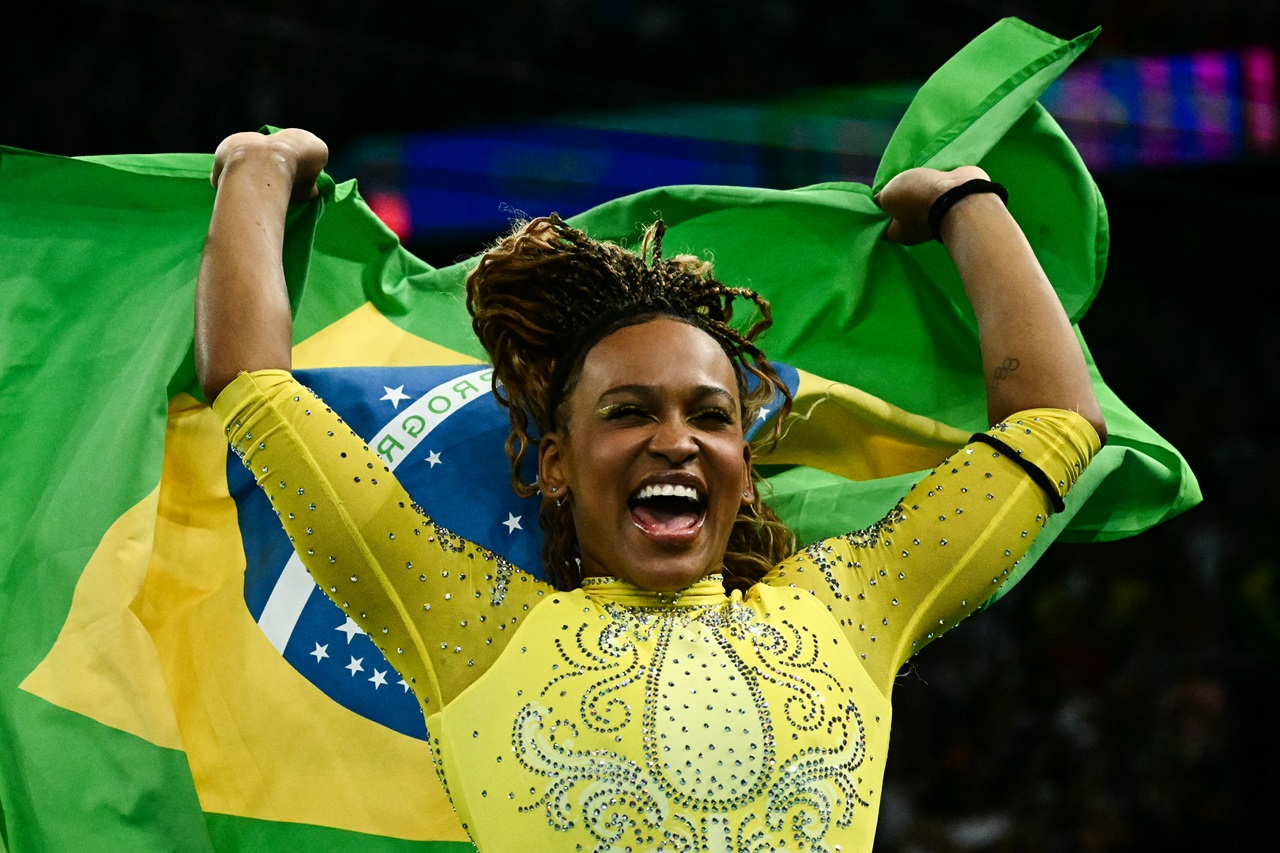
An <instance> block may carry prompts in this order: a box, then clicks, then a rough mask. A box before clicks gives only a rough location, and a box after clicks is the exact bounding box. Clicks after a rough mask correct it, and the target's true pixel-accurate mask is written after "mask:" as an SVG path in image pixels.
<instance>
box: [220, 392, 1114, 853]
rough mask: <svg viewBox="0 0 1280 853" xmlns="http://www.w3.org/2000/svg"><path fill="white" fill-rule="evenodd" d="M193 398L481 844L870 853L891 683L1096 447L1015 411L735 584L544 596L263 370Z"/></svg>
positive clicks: (1002, 565)
mask: <svg viewBox="0 0 1280 853" xmlns="http://www.w3.org/2000/svg"><path fill="white" fill-rule="evenodd" d="M215 408H216V410H217V412H218V413H219V415H220V416H221V417H222V419H223V421H224V424H225V426H226V429H227V435H228V438H229V440H230V442H231V445H232V447H233V448H234V449H235V450H236V452H237V453H239V454H240V455H241V457H242V458H243V459H244V461H245V464H246V465H248V466H249V468H250V470H252V471H253V473H254V476H255V478H256V479H257V481H258V483H259V485H260V486H261V488H263V489H264V490H265V491H266V493H267V494H268V495H269V496H270V498H271V501H272V503H273V505H274V507H275V510H276V512H277V513H278V514H279V515H280V518H281V520H282V522H283V523H284V526H285V529H286V531H287V532H288V534H289V536H290V538H291V540H292V542H293V545H294V548H295V549H296V550H297V552H298V554H299V555H300V556H301V558H302V560H303V562H304V563H305V565H306V566H307V568H308V570H309V571H310V572H311V574H312V576H313V577H314V579H315V580H316V582H317V583H318V584H319V585H320V586H321V588H322V589H323V590H324V591H325V592H326V593H327V594H328V595H329V596H330V597H331V598H332V599H333V600H334V601H336V602H337V603H338V604H339V605H340V606H341V607H342V608H343V609H344V610H345V611H346V612H347V613H348V614H349V615H350V616H351V617H352V619H354V620H355V621H356V622H357V623H358V624H359V625H360V627H361V628H363V629H364V630H365V631H366V632H367V633H368V634H369V636H370V637H371V638H372V639H373V640H374V642H375V643H376V644H377V645H378V647H379V648H380V649H381V650H382V652H383V654H385V655H386V657H387V659H388V660H389V661H390V662H391V664H392V665H393V666H395V667H396V669H397V670H398V671H399V672H400V674H401V676H402V677H403V678H404V679H405V680H406V681H408V682H409V683H410V685H412V687H413V689H414V692H415V694H416V695H417V697H418V699H419V702H420V703H421V705H422V709H423V713H424V715H425V716H426V721H427V731H428V734H429V743H430V744H431V749H432V753H433V755H434V757H435V761H436V767H437V770H438V771H439V773H440V777H441V779H442V781H443V783H444V785H445V788H446V790H447V792H448V794H449V797H450V800H451V801H452V803H453V805H454V808H455V809H456V810H457V813H458V816H459V818H460V819H461V821H462V824H463V826H464V827H465V828H466V829H467V831H468V833H470V835H471V838H472V840H473V841H474V842H475V844H476V846H477V847H478V848H479V849H480V850H481V851H505V850H517V849H518V850H609V851H622V850H632V851H643V850H669V851H676V850H735V851H771V850H830V851H834V850H844V851H865V850H870V849H871V843H872V839H873V837H874V833H875V824H876V815H877V812H878V807H879V800H880V794H881V783H882V780H883V777H884V765H885V758H886V756H887V754H888V745H889V724H890V695H891V692H892V686H893V680H894V677H895V675H896V674H897V672H898V670H899V668H900V667H901V666H902V664H903V663H904V662H905V661H906V660H907V659H908V658H910V657H911V656H912V655H913V654H914V653H915V652H916V651H917V650H918V649H919V648H921V647H922V646H923V645H925V644H926V643H927V642H929V641H930V640H931V639H933V638H934V637H936V636H938V635H940V634H941V633H942V632H943V631H945V630H947V629H948V628H950V627H951V626H953V625H955V624H956V623H957V622H958V621H959V620H960V619H962V618H964V617H965V616H966V615H967V614H969V613H970V612H972V611H973V609H974V608H976V607H977V606H978V605H980V604H981V603H982V602H983V601H985V600H986V599H987V598H988V597H989V596H990V595H991V594H992V593H993V592H994V591H995V589H996V587H997V586H998V585H999V584H1000V583H1001V582H1002V580H1003V579H1004V577H1005V576H1006V575H1007V574H1008V572H1009V571H1010V569H1011V568H1012V567H1013V566H1014V564H1015V563H1016V562H1017V561H1018V560H1019V559H1020V558H1021V557H1022V555H1023V554H1024V553H1025V552H1026V550H1027V548H1028V546H1029V545H1030V543H1031V540H1032V539H1033V537H1034V536H1035V534H1036V533H1037V532H1038V531H1039V530H1040V529H1041V528H1042V527H1043V525H1044V523H1045V520H1046V519H1047V518H1048V516H1049V514H1050V513H1051V512H1052V510H1053V507H1054V505H1055V503H1057V502H1059V501H1060V500H1061V497H1062V496H1065V495H1066V493H1067V492H1068V491H1069V489H1070V488H1071V485H1072V484H1073V483H1074V482H1075V480H1076V478H1077V477H1078V476H1079V473H1080V472H1081V471H1082V470H1083V468H1084V466H1085V465H1086V464H1088V462H1089V460H1090V459H1091V458H1092V456H1093V454H1094V453H1096V452H1097V450H1098V447H1099V443H1098V438H1097V435H1096V433H1094V431H1093V429H1092V428H1091V427H1090V426H1089V425H1088V423H1087V422H1085V421H1084V420H1083V419H1082V418H1080V417H1079V416H1078V415H1075V414H1073V413H1071V412H1065V411H1061V410H1056V409H1036V410H1031V411H1027V412H1021V413H1018V414H1017V415H1015V416H1014V417H1012V418H1010V419H1009V420H1008V421H1007V422H1006V423H1003V424H1000V425H998V426H997V427H995V428H993V429H992V430H991V431H990V432H989V433H987V434H985V435H983V436H979V437H977V438H976V439H975V441H973V442H971V443H970V444H968V445H966V446H965V447H963V448H960V449H959V450H958V451H957V452H956V453H955V454H954V455H953V456H952V457H951V458H950V459H948V460H947V461H946V462H944V463H943V464H942V465H940V466H939V467H938V468H937V469H935V470H934V471H933V472H931V473H930V474H929V475H928V476H926V477H925V478H924V479H923V480H921V481H920V483H919V484H917V485H916V486H915V487H914V488H913V489H912V490H911V491H910V492H909V493H908V494H907V495H906V497H904V498H903V500H902V501H901V502H900V503H899V504H898V505H897V506H896V507H895V508H894V509H893V510H892V511H891V512H890V513H889V514H888V515H887V516H886V517H885V518H884V519H883V520H882V521H880V522H879V523H877V524H876V525H874V526H872V527H870V528H868V529H866V530H862V531H856V532H853V533H849V534H846V535H844V536H838V537H835V538H832V539H827V540H823V541H821V542H818V543H816V544H814V545H811V546H809V547H808V548H806V549H805V550H803V551H801V552H799V553H798V554H796V555H795V556H793V557H791V558H790V559H788V560H786V561H784V562H783V563H781V564H779V565H778V566H776V567H774V569H773V570H772V571H771V572H770V573H769V574H768V576H767V577H766V578H765V579H764V580H763V581H762V582H761V583H758V584H756V585H755V586H753V587H752V588H751V589H750V590H749V591H748V592H747V593H746V594H745V595H743V594H741V593H739V592H734V593H732V594H731V595H728V596H726V595H725V591H724V587H723V586H722V584H721V583H720V581H719V579H718V578H716V577H712V578H708V579H705V580H703V581H701V582H699V583H697V584H695V585H694V586H692V587H690V588H689V589H687V590H683V591H681V592H678V593H655V592H649V591H646V590H642V589H639V588H637V587H634V586H632V585H630V584H627V583H625V582H623V581H618V580H602V581H593V582H589V583H588V584H586V585H585V586H584V587H583V588H581V589H578V590H574V591H572V592H558V591H556V590H555V589H554V588H552V587H551V586H549V585H548V584H546V583H544V582H542V581H540V580H538V579H536V578H535V577H534V576H532V575H530V574H527V573H525V572H524V571H522V570H521V569H519V568H518V567H516V566H513V565H511V564H510V563H509V562H507V561H505V560H503V559H502V558H500V557H497V556H496V555H494V554H493V553H491V552H489V551H486V550H484V549H482V548H480V547H479V546H477V545H474V544H473V543H471V542H468V541H466V540H465V539H463V538H461V537H459V536H457V535H455V534H453V533H451V532H449V531H447V530H445V529H443V528H441V527H440V526H438V525H436V524H434V523H433V522H432V520H431V518H430V516H429V515H427V514H426V512H425V511H423V510H422V509H421V508H419V507H417V506H416V505H414V504H413V502H412V500H411V499H410V497H409V495H408V494H407V493H406V492H405V491H404V489H403V488H402V487H401V486H400V484H399V483H398V482H397V481H396V479H395V477H394V476H393V475H392V474H391V472H390V471H389V470H388V468H387V467H386V466H385V465H384V464H383V463H382V461H381V460H380V459H379V457H378V456H377V455H376V454H375V453H373V452H372V451H370V450H369V448H368V447H367V446H365V445H364V443H363V442H362V440H361V439H360V437H359V436H357V435H355V433H354V432H352V431H351V430H350V429H349V428H348V427H347V426H346V424H344V423H343V422H342V421H341V419H340V418H339V417H338V416H337V415H336V414H335V413H333V412H332V411H331V410H330V409H329V408H328V407H327V406H325V404H324V403H323V402H322V401H320V400H319V399H317V398H316V397H315V396H314V395H313V394H312V393H311V392H310V391H308V390H307V389H306V388H304V387H303V386H301V385H300V384H298V383H297V382H296V381H294V380H293V379H292V377H291V376H290V375H289V374H288V373H287V372H284V371H261V372H258V373H254V374H242V375H241V376H240V377H239V378H238V379H237V380H236V381H235V382H234V383H232V385H230V386H228V388H227V389H226V390H225V391H224V392H223V393H222V395H221V396H220V397H219V398H218V400H217V403H216V406H215ZM406 783H411V780H406Z"/></svg>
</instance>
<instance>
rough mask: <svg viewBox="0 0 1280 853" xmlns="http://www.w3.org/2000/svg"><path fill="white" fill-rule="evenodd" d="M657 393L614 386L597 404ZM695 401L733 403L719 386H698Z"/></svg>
mask: <svg viewBox="0 0 1280 853" xmlns="http://www.w3.org/2000/svg"><path fill="white" fill-rule="evenodd" d="M656 393H657V389H656V388H654V386H652V385H615V386H613V387H612V388H609V389H607V390H606V391H604V393H602V394H601V395H600V397H599V399H598V401H597V402H601V403H603V402H604V401H606V400H608V399H609V398H611V397H622V396H627V395H634V396H636V397H640V398H642V399H646V400H648V399H652V398H653V397H654V396H655V394H656ZM694 393H695V396H696V399H698V400H700V401H701V400H706V399H707V398H708V397H716V398H721V399H723V400H725V402H728V403H733V402H734V399H733V395H732V394H730V393H729V392H728V390H726V389H724V388H722V387H720V386H719V385H699V386H698V387H697V388H695V389H694Z"/></svg>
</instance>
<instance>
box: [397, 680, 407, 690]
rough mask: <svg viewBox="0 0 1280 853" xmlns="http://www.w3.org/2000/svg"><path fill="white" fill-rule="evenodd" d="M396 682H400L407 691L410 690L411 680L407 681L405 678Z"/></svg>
mask: <svg viewBox="0 0 1280 853" xmlns="http://www.w3.org/2000/svg"><path fill="white" fill-rule="evenodd" d="M396 684H399V685H400V686H401V687H403V688H404V692H405V693H408V692H409V682H407V681H405V680H404V679H403V678H402V679H400V680H399V681H397V682H396Z"/></svg>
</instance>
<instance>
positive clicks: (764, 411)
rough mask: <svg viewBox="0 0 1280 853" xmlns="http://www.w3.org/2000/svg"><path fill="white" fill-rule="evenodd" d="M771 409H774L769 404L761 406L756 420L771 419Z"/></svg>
mask: <svg viewBox="0 0 1280 853" xmlns="http://www.w3.org/2000/svg"><path fill="white" fill-rule="evenodd" d="M771 411H773V410H772V409H770V408H769V407H768V406H761V407H760V415H759V417H757V418H756V420H761V421H767V420H768V419H769V412H771Z"/></svg>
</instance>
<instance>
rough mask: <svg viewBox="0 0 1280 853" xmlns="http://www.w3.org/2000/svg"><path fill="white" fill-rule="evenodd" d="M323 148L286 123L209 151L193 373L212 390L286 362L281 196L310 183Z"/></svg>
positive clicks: (295, 194)
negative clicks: (210, 197)
mask: <svg viewBox="0 0 1280 853" xmlns="http://www.w3.org/2000/svg"><path fill="white" fill-rule="evenodd" d="M328 158H329V150H328V148H327V146H325V144H324V142H322V141H321V140H320V139H319V138H318V137H316V136H315V135H314V134H311V133H309V132H307V131H305V130H300V129H297V128H290V129H286V130H282V131H280V132H278V133H275V134H272V135H270V136H267V135H264V134H261V133H254V132H246V133H235V134H232V135H231V136H228V137H227V138H226V139H224V140H223V141H222V143H221V144H220V145H219V146H218V148H217V150H216V152H215V153H214V165H213V172H212V174H211V176H210V179H211V180H212V182H213V185H214V187H216V188H217V195H216V197H215V200H214V204H213V215H212V217H211V218H210V221H209V234H208V237H207V238H206V241H205V248H204V255H203V256H202V259H201V262H200V273H199V277H198V279H197V281H196V325H195V344H196V346H195V355H196V375H197V377H198V379H199V381H200V388H201V390H203V391H204V394H205V398H206V399H208V400H209V401H210V402H212V401H213V400H215V399H216V398H217V396H218V394H220V393H221V392H222V389H223V388H225V387H226V386H227V385H228V384H230V383H231V381H232V380H233V379H235V378H236V375H237V374H239V373H240V372H241V371H251V370H262V369H266V368H277V369H282V370H288V369H289V368H290V367H291V366H292V360H291V348H292V344H293V341H292V338H293V318H292V316H291V314H290V311H289V294H288V291H287V290H286V288H285V281H284V268H283V266H282V264H281V249H282V248H283V245H284V226H285V214H286V212H287V211H288V207H289V203H290V202H291V201H305V200H306V199H307V198H309V197H311V196H313V195H314V194H315V192H316V186H315V183H316V178H317V177H318V176H319V174H320V170H321V169H323V168H324V166H325V163H326V162H328Z"/></svg>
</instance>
